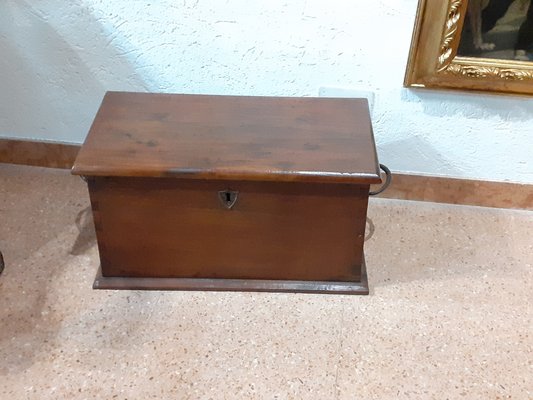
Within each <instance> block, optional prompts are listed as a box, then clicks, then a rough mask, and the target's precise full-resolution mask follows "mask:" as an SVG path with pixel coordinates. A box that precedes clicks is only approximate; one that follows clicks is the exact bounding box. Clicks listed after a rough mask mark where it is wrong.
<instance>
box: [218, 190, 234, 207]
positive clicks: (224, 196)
mask: <svg viewBox="0 0 533 400" xmlns="http://www.w3.org/2000/svg"><path fill="white" fill-rule="evenodd" d="M238 195H239V192H235V191H233V190H221V191H220V192H218V198H219V200H220V202H221V203H222V204H223V205H224V207H226V208H227V209H228V210H231V209H232V208H233V206H234V205H235V203H236V202H237V196H238Z"/></svg>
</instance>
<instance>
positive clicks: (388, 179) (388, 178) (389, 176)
mask: <svg viewBox="0 0 533 400" xmlns="http://www.w3.org/2000/svg"><path fill="white" fill-rule="evenodd" d="M379 168H381V169H382V170H383V172H385V176H386V178H385V183H384V184H383V185H381V187H380V188H379V189H378V190H375V191H373V192H369V193H368V194H369V195H370V196H375V195H377V194H380V193H381V192H383V191H384V190H385V189H387V188H388V187H389V185H390V183H391V181H392V172H390V169H388V168H387V166H386V165H383V164H379Z"/></svg>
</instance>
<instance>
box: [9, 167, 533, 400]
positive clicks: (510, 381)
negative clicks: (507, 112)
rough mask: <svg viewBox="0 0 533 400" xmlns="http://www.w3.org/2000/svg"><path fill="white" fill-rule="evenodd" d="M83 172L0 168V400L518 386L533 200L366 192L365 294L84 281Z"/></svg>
mask: <svg viewBox="0 0 533 400" xmlns="http://www.w3.org/2000/svg"><path fill="white" fill-rule="evenodd" d="M87 207H88V196H87V192H86V189H85V186H84V183H83V182H82V181H81V180H80V179H79V178H76V177H71V176H70V175H69V174H68V172H67V171H61V170H46V169H41V168H31V167H20V166H11V165H1V164H0V250H1V251H2V252H3V253H4V256H5V262H6V269H5V271H4V273H3V274H2V275H1V276H0V301H1V303H0V398H1V399H11V400H14V399H114V398H116V399H130V400H131V399H151V398H156V399H359V398H361V399H456V398H461V399H462V398H465V399H508V398H512V399H531V398H533V357H532V354H533V352H532V348H533V323H532V320H533V318H532V317H533V310H532V300H533V273H532V264H533V213H532V212H526V211H515V210H501V209H488V208H476V207H463V206H450V205H442V204H433V203H418V202H406V201H398V200H385V199H372V201H371V204H370V208H369V217H370V219H371V222H372V225H373V227H374V228H375V229H374V232H373V235H372V237H371V238H369V239H368V240H367V242H366V245H365V246H366V256H367V263H368V273H369V281H370V286H371V293H370V295H369V296H334V295H333V296H332V295H309V294H307V295H303V294H269V293H203V292H149V291H145V292H141V291H94V290H92V289H91V285H92V282H93V278H94V274H95V272H96V268H97V265H98V256H97V249H96V247H95V240H94V233H93V231H92V229H91V220H90V218H89V217H88V214H87V212H86V211H85V210H87Z"/></svg>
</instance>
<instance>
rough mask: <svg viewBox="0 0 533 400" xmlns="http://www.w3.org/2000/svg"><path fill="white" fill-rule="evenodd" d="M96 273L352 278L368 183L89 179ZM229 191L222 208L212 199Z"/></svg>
mask: <svg viewBox="0 0 533 400" xmlns="http://www.w3.org/2000/svg"><path fill="white" fill-rule="evenodd" d="M89 189H90V196H91V202H92V207H93V215H94V221H95V227H96V234H97V238H98V246H99V251H100V259H101V265H102V272H103V275H104V276H123V277H174V278H176V277H181V278H211V279H217V278H226V279H284V280H316V281H359V280H360V278H361V262H362V254H363V238H364V230H365V219H366V210H367V201H368V186H364V185H348V184H337V185H323V184H308V183H296V182H295V183H275V182H268V183H264V182H245V181H224V182H220V181H219V182H214V181H201V180H199V181H193V180H180V179H173V178H158V179H154V178H105V177H96V178H91V179H89ZM226 189H230V190H234V191H238V192H239V194H238V199H237V201H236V203H235V205H234V207H233V208H232V209H231V210H228V209H226V208H225V207H224V205H223V204H222V203H221V201H220V199H219V196H218V192H219V191H221V190H226Z"/></svg>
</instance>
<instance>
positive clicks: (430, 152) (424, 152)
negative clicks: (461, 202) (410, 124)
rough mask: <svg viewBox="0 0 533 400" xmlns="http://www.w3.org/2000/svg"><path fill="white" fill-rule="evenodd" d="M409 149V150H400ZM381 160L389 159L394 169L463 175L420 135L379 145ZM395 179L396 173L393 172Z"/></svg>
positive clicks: (388, 161)
mask: <svg viewBox="0 0 533 400" xmlns="http://www.w3.org/2000/svg"><path fill="white" fill-rule="evenodd" d="M398 149H406V150H407V149H408V151H398ZM378 153H379V157H380V159H381V160H387V161H386V163H387V166H388V167H389V168H391V169H392V170H394V171H402V172H417V173H418V172H419V171H428V172H429V173H431V174H433V175H451V176H461V173H462V171H459V170H458V169H457V168H456V167H455V166H454V165H453V164H452V163H451V162H450V160H449V159H447V158H446V157H445V155H443V154H441V153H439V152H438V151H437V150H436V149H435V147H434V146H432V145H431V143H429V142H428V141H427V140H425V139H424V138H422V137H420V136H412V137H410V138H407V139H401V140H395V141H391V142H388V143H383V144H380V145H379V146H378ZM393 179H394V174H393Z"/></svg>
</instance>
